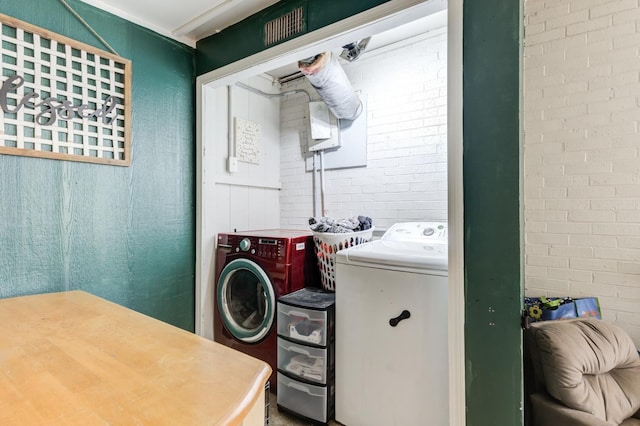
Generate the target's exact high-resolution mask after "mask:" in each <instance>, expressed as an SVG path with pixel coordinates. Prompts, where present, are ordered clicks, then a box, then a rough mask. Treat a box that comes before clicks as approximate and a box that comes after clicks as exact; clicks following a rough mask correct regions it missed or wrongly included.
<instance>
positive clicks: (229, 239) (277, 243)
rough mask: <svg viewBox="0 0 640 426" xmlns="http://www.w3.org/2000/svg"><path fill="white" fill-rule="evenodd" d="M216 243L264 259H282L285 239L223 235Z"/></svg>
mask: <svg viewBox="0 0 640 426" xmlns="http://www.w3.org/2000/svg"><path fill="white" fill-rule="evenodd" d="M218 244H219V245H220V244H222V245H224V246H226V247H229V248H230V249H231V251H232V252H234V253H250V254H253V255H256V256H258V257H261V258H264V259H266V260H274V261H279V262H281V261H284V260H285V257H286V253H285V252H286V248H285V246H286V240H282V239H278V238H264V237H253V236H244V237H236V236H225V237H224V238H222V239H219V240H218Z"/></svg>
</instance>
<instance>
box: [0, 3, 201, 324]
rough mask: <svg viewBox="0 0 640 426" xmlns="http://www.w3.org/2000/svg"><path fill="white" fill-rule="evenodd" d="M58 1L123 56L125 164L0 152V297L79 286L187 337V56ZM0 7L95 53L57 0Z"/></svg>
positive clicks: (190, 86)
mask: <svg viewBox="0 0 640 426" xmlns="http://www.w3.org/2000/svg"><path fill="white" fill-rule="evenodd" d="M69 3H70V4H71V5H72V6H73V7H74V8H75V9H76V10H77V11H78V12H79V13H80V15H81V16H82V17H83V18H84V19H85V20H86V21H88V22H89V23H90V24H91V25H92V26H93V27H94V29H95V30H96V31H97V32H98V33H99V34H100V35H101V36H102V37H103V38H104V39H105V40H106V41H107V42H108V43H109V44H110V45H111V46H113V48H114V49H115V50H116V51H117V52H118V53H119V54H120V55H122V56H123V57H125V58H128V59H130V60H131V61H132V69H133V79H132V80H133V86H132V87H133V90H132V104H133V128H132V134H133V139H132V140H133V143H132V149H133V155H132V158H133V163H132V165H131V166H130V167H117V166H106V165H96V164H86V163H78V162H71V161H57V160H46V159H36V158H28V157H15V156H9V155H0V194H1V197H2V199H1V200H0V297H9V296H17V295H22V294H30V293H41V292H53V291H62V290H68V289H82V290H86V291H88V292H90V293H94V294H96V295H99V296H102V297H104V298H107V299H109V300H112V301H114V302H117V303H120V304H122V305H125V306H128V307H131V308H133V309H135V310H137V311H140V312H143V313H146V314H148V315H151V316H153V317H156V318H158V319H161V320H164V321H167V322H169V323H172V324H174V325H177V326H179V327H182V328H184V329H187V330H193V329H194V306H195V289H194V275H195V272H194V271H195V136H194V135H195V131H194V127H195V125H194V121H195V118H194V117H195V113H194V111H195V110H194V104H195V99H194V87H195V86H194V84H195V51H194V49H192V48H190V47H187V46H184V45H182V44H178V43H176V42H173V41H170V40H168V39H166V38H163V37H161V36H159V35H157V34H155V33H153V32H151V31H149V30H146V29H143V28H141V27H139V26H137V25H134V24H131V23H130V22H127V21H125V20H122V19H120V18H117V17H115V16H113V15H111V14H108V13H106V12H104V11H100V10H98V9H95V8H93V7H91V6H88V5H86V4H85V3H82V2H80V1H78V0H70V1H69ZM0 12H1V13H3V14H6V15H9V16H13V17H15V18H17V19H21V20H23V21H26V22H29V23H31V24H33V25H37V26H39V27H42V28H45V29H48V30H51V31H54V32H57V33H59V34H62V35H65V36H67V37H71V38H73V39H76V40H78V41H81V42H84V43H87V44H91V45H93V46H96V47H98V48H100V49H104V50H106V47H104V46H102V45H101V44H100V42H99V41H98V40H96V39H95V38H94V37H93V36H92V35H91V33H90V32H89V31H88V30H87V29H86V28H85V27H84V26H83V25H82V24H81V23H80V22H78V20H77V19H76V18H75V17H74V16H73V15H72V14H71V13H70V12H68V11H67V10H66V9H65V8H64V7H63V6H62V4H61V3H60V2H59V1H57V0H19V1H18V0H0Z"/></svg>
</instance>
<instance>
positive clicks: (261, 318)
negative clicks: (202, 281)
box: [217, 259, 276, 343]
mask: <svg viewBox="0 0 640 426" xmlns="http://www.w3.org/2000/svg"><path fill="white" fill-rule="evenodd" d="M217 300H218V312H219V313H220V316H221V317H222V321H223V322H224V325H225V327H226V329H227V330H228V331H229V332H230V333H231V334H232V335H233V336H234V337H235V338H236V339H238V340H241V341H243V342H246V343H256V342H259V341H261V340H262V339H264V338H265V337H267V334H268V333H269V330H271V326H272V325H273V322H274V318H275V304H276V297H275V291H274V289H273V285H272V284H271V280H270V279H269V276H268V275H267V273H266V272H265V271H264V269H262V268H261V267H260V265H258V264H257V263H255V262H253V261H251V260H249V259H235V260H232V261H231V262H229V263H228V264H227V265H226V266H225V267H224V268H223V269H222V272H221V273H220V278H219V280H218V288H217Z"/></svg>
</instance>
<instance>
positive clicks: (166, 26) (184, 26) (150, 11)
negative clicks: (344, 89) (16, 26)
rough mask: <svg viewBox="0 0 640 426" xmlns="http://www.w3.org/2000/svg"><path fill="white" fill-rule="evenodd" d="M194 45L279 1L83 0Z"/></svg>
mask: <svg viewBox="0 0 640 426" xmlns="http://www.w3.org/2000/svg"><path fill="white" fill-rule="evenodd" d="M82 1H84V2H85V3H88V4H90V5H92V6H95V7H97V8H99V9H102V10H105V11H107V12H110V13H112V14H114V15H117V16H120V17H121V18H124V19H126V20H128V21H131V22H134V23H136V24H138V25H141V26H143V27H146V28H149V29H151V30H153V31H155V32H157V33H159V34H162V35H164V36H167V37H170V38H173V39H175V40H178V41H180V42H182V43H185V44H187V45H189V46H192V47H194V46H195V43H196V41H198V40H200V39H201V38H204V37H207V36H209V35H211V34H214V33H216V32H219V31H222V30H223V29H225V28H227V27H228V26H231V25H233V24H235V23H237V22H240V21H241V20H243V19H244V18H246V17H248V16H251V15H253V14H254V13H256V12H258V11H260V10H262V9H264V8H266V7H268V6H271V5H272V4H274V3H277V2H278V0H182V1H179V0H178V1H175V0H82Z"/></svg>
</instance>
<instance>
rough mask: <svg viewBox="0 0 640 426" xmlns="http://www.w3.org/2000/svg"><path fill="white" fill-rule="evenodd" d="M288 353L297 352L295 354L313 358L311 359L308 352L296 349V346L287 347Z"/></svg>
mask: <svg viewBox="0 0 640 426" xmlns="http://www.w3.org/2000/svg"><path fill="white" fill-rule="evenodd" d="M289 351H291V352H297V353H299V354H302V355H306V356H308V357H309V358H313V357H312V356H311V354H310V353H309V351H305V350H304V349H302V348H299V347H297V346H289Z"/></svg>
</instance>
